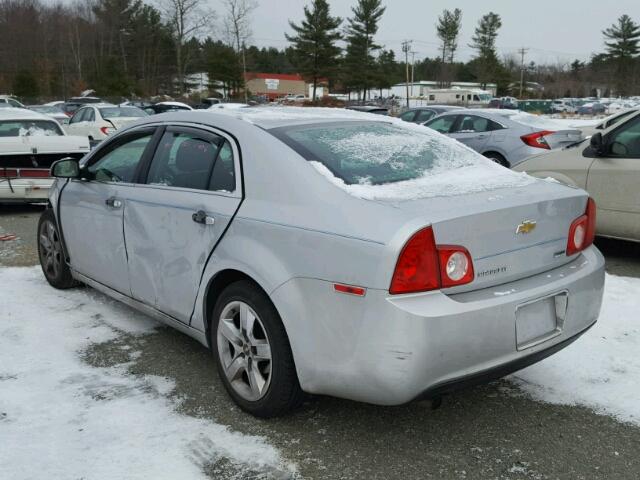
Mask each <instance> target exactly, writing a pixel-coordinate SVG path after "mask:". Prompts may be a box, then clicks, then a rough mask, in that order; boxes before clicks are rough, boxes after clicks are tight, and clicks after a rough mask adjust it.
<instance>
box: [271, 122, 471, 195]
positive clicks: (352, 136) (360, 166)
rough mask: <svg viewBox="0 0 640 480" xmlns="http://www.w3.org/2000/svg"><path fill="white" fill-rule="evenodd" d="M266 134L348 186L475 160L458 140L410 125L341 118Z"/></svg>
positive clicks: (408, 176)
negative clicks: (354, 120)
mask: <svg viewBox="0 0 640 480" xmlns="http://www.w3.org/2000/svg"><path fill="white" fill-rule="evenodd" d="M404 125H406V127H405V126H404ZM269 132H270V133H272V134H273V135H275V136H276V137H278V138H279V139H281V140H282V141H284V142H285V143H286V144H287V145H289V146H290V147H291V148H293V149H294V150H296V151H297V152H298V153H299V154H300V155H302V156H303V157H304V158H306V159H307V160H309V161H312V162H319V163H321V164H322V165H323V167H324V168H326V169H328V170H329V171H330V172H331V173H332V174H333V175H334V176H335V177H337V178H339V179H341V180H342V181H344V183H345V184H347V185H353V184H361V185H379V184H386V183H394V182H400V181H404V180H412V179H416V178H419V177H422V176H424V175H427V174H430V173H433V172H434V171H439V170H441V169H446V170H448V169H451V168H457V167H461V166H465V165H470V164H473V163H477V161H478V160H477V156H478V155H477V154H476V153H474V152H471V151H470V150H469V149H467V148H465V147H463V146H462V145H461V144H458V143H457V142H454V141H452V140H449V139H446V138H442V137H440V136H439V135H436V134H434V133H433V132H431V131H430V130H428V129H426V128H423V127H419V126H412V125H410V124H391V123H386V122H345V123H342V122H341V123H331V124H320V125H302V126H292V127H281V128H276V129H272V130H269Z"/></svg>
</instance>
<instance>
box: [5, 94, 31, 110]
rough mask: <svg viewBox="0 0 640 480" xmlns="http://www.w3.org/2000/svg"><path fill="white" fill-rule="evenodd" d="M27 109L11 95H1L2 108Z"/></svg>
mask: <svg viewBox="0 0 640 480" xmlns="http://www.w3.org/2000/svg"><path fill="white" fill-rule="evenodd" d="M1 107H9V108H25V106H24V105H23V104H22V103H20V102H19V101H18V100H16V99H15V98H13V97H12V96H10V95H0V108H1Z"/></svg>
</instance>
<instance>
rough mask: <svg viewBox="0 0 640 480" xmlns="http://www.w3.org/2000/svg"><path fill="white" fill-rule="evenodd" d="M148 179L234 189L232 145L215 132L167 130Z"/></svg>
mask: <svg viewBox="0 0 640 480" xmlns="http://www.w3.org/2000/svg"><path fill="white" fill-rule="evenodd" d="M147 183H148V184H150V185H165V186H168V187H180V188H192V189H194V190H213V191H227V192H233V191H234V190H235V184H236V182H235V168H234V160H233V150H232V148H231V145H230V144H229V142H228V141H226V140H225V139H224V138H222V137H218V136H215V135H213V134H206V135H199V134H197V133H192V132H177V131H173V132H166V133H165V134H164V136H163V137H162V139H161V141H160V144H159V145H158V148H157V150H156V153H155V155H154V157H153V160H152V162H151V167H150V169H149V174H148V175H147Z"/></svg>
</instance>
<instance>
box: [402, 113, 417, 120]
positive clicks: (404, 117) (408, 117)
mask: <svg viewBox="0 0 640 480" xmlns="http://www.w3.org/2000/svg"><path fill="white" fill-rule="evenodd" d="M415 116H416V112H414V111H409V112H404V113H403V114H402V115H400V118H401V119H402V120H404V121H405V122H413V117H415Z"/></svg>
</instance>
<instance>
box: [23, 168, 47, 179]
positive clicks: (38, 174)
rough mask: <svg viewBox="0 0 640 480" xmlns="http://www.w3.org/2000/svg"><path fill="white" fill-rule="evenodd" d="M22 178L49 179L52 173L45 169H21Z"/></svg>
mask: <svg viewBox="0 0 640 480" xmlns="http://www.w3.org/2000/svg"><path fill="white" fill-rule="evenodd" d="M20 176H21V177H22V178H49V177H50V176H51V173H50V172H49V170H43V169H35V168H34V169H24V168H21V169H20Z"/></svg>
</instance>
